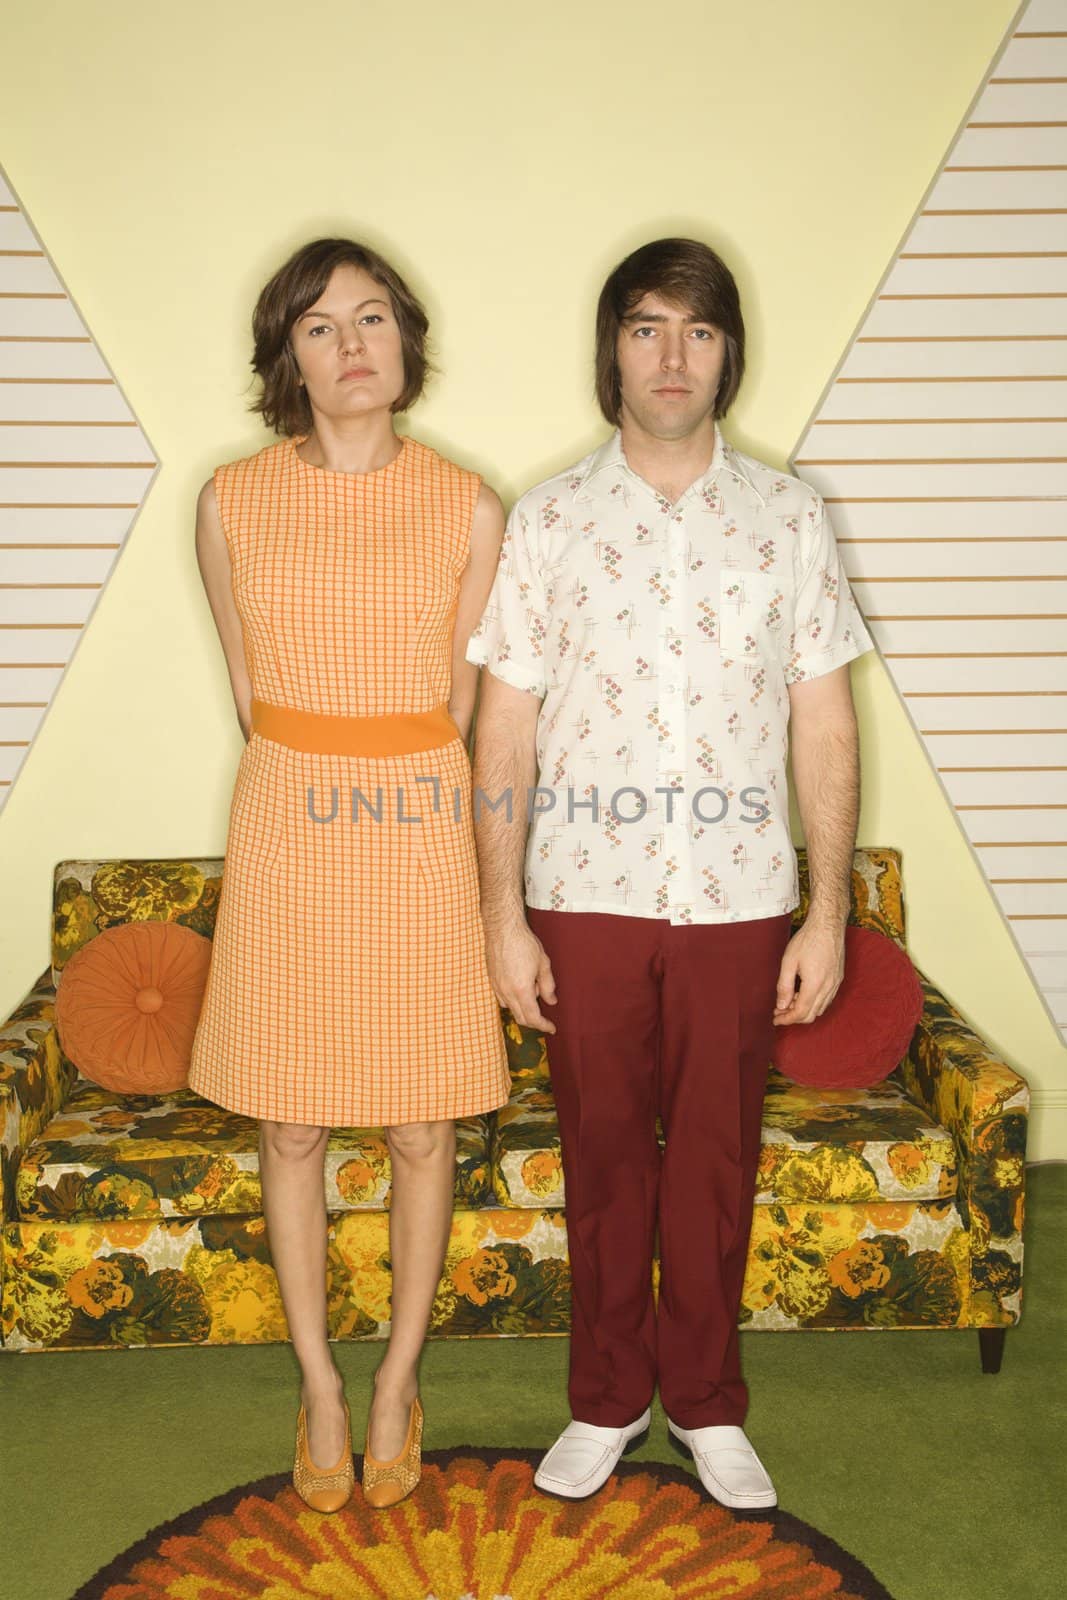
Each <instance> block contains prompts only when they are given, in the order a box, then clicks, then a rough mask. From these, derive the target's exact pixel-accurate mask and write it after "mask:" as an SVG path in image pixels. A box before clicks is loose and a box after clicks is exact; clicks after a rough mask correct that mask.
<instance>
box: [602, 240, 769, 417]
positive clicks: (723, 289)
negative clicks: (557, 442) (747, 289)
mask: <svg viewBox="0 0 1067 1600" xmlns="http://www.w3.org/2000/svg"><path fill="white" fill-rule="evenodd" d="M646 294H658V295H660V296H661V298H662V299H664V300H666V301H668V302H669V303H670V304H671V305H675V306H679V307H681V308H682V309H684V310H686V311H688V313H689V315H690V316H691V317H699V318H700V320H701V321H702V322H710V323H711V324H712V325H713V326H714V327H716V328H721V329H722V331H723V334H724V336H725V339H726V358H725V360H724V362H723V369H722V381H721V382H720V384H719V392H718V394H717V395H716V397H715V406H714V410H713V411H712V415H713V416H714V417H716V418H718V417H724V416H725V415H726V413H727V411H729V409H730V407H731V405H732V404H733V402H734V399H735V397H736V395H737V391H738V389H739V388H740V387H741V379H742V378H743V376H744V372H745V324H744V322H743V320H742V317H741V298H740V296H739V294H738V292H737V284H736V283H735V282H734V277H733V274H732V272H731V271H730V269H729V267H728V266H727V265H726V263H725V261H723V259H722V257H721V256H717V255H716V254H715V251H714V250H712V249H710V248H709V247H708V246H707V245H706V244H701V243H700V242H699V240H697V239H654V240H653V241H652V243H651V244H644V245H642V246H641V248H640V249H639V250H635V251H633V253H632V254H631V255H628V256H627V257H626V259H625V261H620V262H619V265H618V266H617V267H616V268H615V270H614V272H612V273H611V275H610V276H609V278H608V280H607V282H606V283H605V285H604V287H603V289H602V290H601V291H600V299H599V301H598V302H597V309H596V397H597V401H598V403H599V406H600V409H601V411H602V412H603V413H604V416H605V418H606V419H607V421H608V422H610V423H612V424H617V423H618V421H619V418H620V415H621V412H622V386H621V384H620V382H619V363H618V360H617V359H616V354H615V350H616V345H617V343H618V337H619V329H620V328H621V326H622V320H623V318H624V317H626V316H628V315H629V313H630V312H631V311H632V310H633V308H634V306H636V305H637V304H638V303H639V301H640V300H641V299H642V297H643V296H644V295H646Z"/></svg>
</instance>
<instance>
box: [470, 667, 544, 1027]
mask: <svg viewBox="0 0 1067 1600" xmlns="http://www.w3.org/2000/svg"><path fill="white" fill-rule="evenodd" d="M540 709H541V699H540V696H538V695H535V694H531V693H528V692H527V691H526V690H523V689H516V688H514V687H513V686H512V685H511V684H509V683H504V682H503V681H502V680H501V679H500V678H497V677H495V676H494V674H493V673H492V672H490V671H489V670H488V668H486V669H485V671H483V673H482V689H481V702H480V704H479V707H478V724H477V730H476V733H475V742H474V764H473V765H474V798H475V823H474V832H475V839H476V842H477V846H478V873H479V879H480V884H481V902H482V921H483V923H484V925H485V935H486V957H487V962H488V967H489V976H490V979H491V981H492V984H493V988H494V990H495V991H496V996H497V999H498V1000H499V1001H500V1003H501V1005H506V1006H507V1008H508V1010H509V1011H510V1012H511V1014H512V1016H513V1017H514V1018H515V1020H516V1022H519V1023H521V1024H522V1025H523V1027H527V1028H540V1029H541V1031H542V1032H543V1033H555V1031H556V1029H555V1025H554V1024H553V1023H552V1021H551V1020H550V1019H549V1018H548V1017H546V1016H545V1015H544V1013H543V1012H542V1011H541V1009H540V1006H539V1005H538V999H539V998H540V999H543V1000H545V1001H546V1002H547V1003H548V1004H549V1005H554V1004H555V999H556V991H555V984H554V982H553V979H552V969H551V966H550V964H549V960H548V957H547V955H546V954H545V951H544V947H543V946H542V944H541V941H540V940H539V939H538V938H536V937H535V935H534V933H533V932H532V930H531V929H530V927H529V925H528V924H527V921H526V899H525V893H524V884H523V867H524V863H525V859H526V836H527V832H528V821H527V814H526V807H527V795H528V794H529V793H531V792H532V790H533V787H534V784H535V782H536V779H537V751H536V735H537V718H538V714H539V712H540ZM509 800H510V804H509ZM509 813H510V820H509Z"/></svg>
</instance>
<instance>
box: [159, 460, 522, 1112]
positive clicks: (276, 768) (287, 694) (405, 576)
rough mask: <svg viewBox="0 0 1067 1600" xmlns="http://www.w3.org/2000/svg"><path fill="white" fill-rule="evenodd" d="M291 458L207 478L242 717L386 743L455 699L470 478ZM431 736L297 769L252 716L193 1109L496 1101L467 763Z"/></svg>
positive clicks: (505, 1076)
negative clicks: (391, 733)
mask: <svg viewBox="0 0 1067 1600" xmlns="http://www.w3.org/2000/svg"><path fill="white" fill-rule="evenodd" d="M300 442H301V440H299V439H286V440H283V441H282V442H281V443H278V444H274V445H269V446H268V447H267V448H266V449H264V450H260V451H259V452H258V453H257V454H256V455H253V456H249V457H247V458H245V459H243V460H240V461H232V462H230V463H228V464H227V465H226V466H222V467H219V468H218V469H217V470H216V472H215V477H214V482H215V493H216V498H217V501H218V507H219V514H220V517H221V521H222V526H223V530H224V532H225V535H226V542H227V545H228V548H229V553H230V561H231V567H232V574H233V593H234V599H235V601H236V604H237V608H238V611H239V613H240V617H241V625H242V635H243V640H244V649H245V658H246V661H247V664H248V671H249V676H250V678H251V683H252V693H253V697H254V700H255V701H259V702H266V703H267V708H268V709H270V708H271V707H282V708H290V711H289V713H288V716H289V721H290V722H291V723H292V722H298V721H299V714H300V713H312V714H315V716H312V717H310V718H308V717H305V722H307V723H309V724H311V725H314V726H319V727H321V726H324V725H325V724H326V721H327V719H328V718H331V717H332V718H337V719H339V720H338V722H337V723H336V724H333V723H331V724H330V726H331V728H333V727H339V728H342V731H343V728H344V727H345V726H353V725H352V724H343V723H342V722H341V720H340V719H346V718H377V717H384V718H389V719H394V718H395V719H396V721H395V723H394V722H393V721H392V720H390V722H389V723H388V724H384V725H382V724H361V725H360V726H361V727H368V726H370V727H376V728H380V727H384V728H385V729H386V731H387V732H388V730H390V729H392V728H394V727H398V728H403V727H404V726H405V724H404V718H405V717H407V716H410V715H411V714H412V713H420V712H430V711H432V710H433V708H435V707H436V708H442V706H443V703H444V702H447V699H448V696H449V692H450V687H451V670H452V637H453V629H454V623H455V612H456V606H457V601H458V592H459V577H460V574H461V572H462V570H463V568H464V566H465V565H466V562H467V559H468V555H469V550H470V532H471V522H472V518H473V514H474V506H475V502H476V500H477V497H478V489H479V483H480V479H479V478H478V477H477V475H476V474H474V473H471V472H467V471H464V470H463V469H462V468H460V467H457V466H456V465H454V464H453V463H452V462H451V461H448V460H446V459H445V458H444V457H443V456H440V455H438V454H437V452H436V451H434V450H431V449H429V448H428V447H427V446H425V445H422V444H419V443H418V442H417V441H416V440H414V439H410V438H406V439H404V441H403V444H402V448H401V450H400V453H399V455H398V456H396V457H395V458H394V460H393V461H391V462H390V463H389V464H388V465H387V466H385V467H383V468H381V469H379V470H377V471H375V472H369V473H346V472H330V471H328V470H326V469H324V468H322V467H314V466H311V465H309V464H308V463H307V462H305V461H304V460H302V458H301V457H300V456H299V455H297V453H296V448H295V447H296V445H297V444H298V443H300ZM253 709H254V711H255V706H254V708H253ZM285 715H286V714H285V713H278V716H280V717H282V718H283V720H284V716H285ZM316 717H317V721H316ZM437 719H438V725H439V726H440V725H441V724H442V722H443V725H444V726H445V728H446V729H447V727H448V726H449V725H450V726H451V727H452V729H453V730H454V737H452V738H451V739H449V736H448V734H447V731H446V732H445V734H444V735H443V739H444V740H445V741H447V742H442V736H441V735H440V734H438V736H437V748H433V749H419V750H417V752H416V753H400V754H385V755H380V754H375V755H366V754H355V755H353V754H333V753H327V754H324V753H321V751H320V750H319V749H317V748H316V749H313V750H308V749H300V748H291V747H290V746H288V745H287V744H285V743H281V742H278V740H277V739H276V738H274V737H264V736H263V734H262V733H260V732H257V731H256V720H255V716H254V717H253V731H252V734H251V736H250V738H249V740H248V742H247V744H246V745H245V749H244V751H243V753H242V755H241V760H240V764H239V766H238V769H237V778H236V783H235V786H234V792H233V799H232V802H231V807H230V818H229V830H228V834H227V841H226V860H225V867H224V870H223V876H222V886H221V890H220V897H219V904H218V910H217V917H216V924H215V935H214V944H213V948H212V958H211V966H210V971H209V975H208V981H207V986H206V988H205V991H204V1001H203V1006H202V1009H201V1013H200V1018H199V1021H198V1023H197V1029H196V1035H195V1038H194V1041H193V1050H192V1061H191V1065H190V1071H189V1087H190V1088H191V1089H194V1090H195V1091H196V1092H197V1093H199V1094H201V1095H203V1096H204V1097H205V1098H206V1099H208V1100H211V1101H214V1102H215V1103H216V1104H217V1105H220V1106H224V1107H226V1108H228V1109H229V1110H232V1111H239V1112H243V1113H244V1114H245V1115H246V1116H250V1117H257V1118H266V1119H269V1120H271V1121H277V1122H297V1123H308V1124H318V1125H319V1126H322V1127H335V1126H345V1125H348V1126H357V1127H381V1126H386V1125H389V1124H395V1123H404V1122H420V1121H429V1120H435V1119H438V1118H452V1117H465V1116H472V1115H474V1114H476V1113H478V1112H483V1111H489V1110H492V1109H494V1108H495V1107H497V1106H500V1105H503V1104H504V1102H505V1101H506V1100H507V1098H508V1095H509V1092H510V1087H511V1084H510V1076H509V1072H508V1066H507V1055H506V1051H505V1046H504V1035H503V1029H502V1023H501V1016H500V1008H499V1006H498V1004H497V1001H496V997H495V995H494V993H493V990H492V986H491V985H490V982H489V976H488V972H487V969H486V961H485V941H484V933H483V929H482V922H481V916H480V912H479V890H478V873H477V858H476V855H475V848H474V830H473V823H472V817H471V801H472V781H471V766H470V760H469V757H468V755H467V751H466V747H465V745H464V744H463V741H462V740H461V738H460V736H459V733H458V730H455V724H454V723H451V724H449V722H448V721H445V720H444V712H443V710H441V709H439V710H438V712H437ZM266 726H271V724H269V723H268V724H266ZM407 726H410V724H408V725H407ZM393 747H394V745H393V743H387V744H386V748H387V749H391V748H393ZM413 818H415V819H421V820H411V819H413Z"/></svg>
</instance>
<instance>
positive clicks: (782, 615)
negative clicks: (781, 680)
mask: <svg viewBox="0 0 1067 1600" xmlns="http://www.w3.org/2000/svg"><path fill="white" fill-rule="evenodd" d="M790 616H791V606H790V601H789V593H788V586H787V583H786V580H785V578H784V577H783V576H782V574H781V573H775V572H749V571H739V570H738V569H736V568H734V569H732V570H730V571H728V572H723V573H722V574H721V576H720V578H719V649H720V651H721V653H722V655H723V656H724V657H725V658H727V659H728V660H731V661H736V660H742V661H756V660H766V659H768V658H772V659H773V658H774V657H775V656H778V655H779V654H780V652H781V649H782V641H783V639H785V640H786V641H787V640H788V629H789V628H790V627H791V623H790Z"/></svg>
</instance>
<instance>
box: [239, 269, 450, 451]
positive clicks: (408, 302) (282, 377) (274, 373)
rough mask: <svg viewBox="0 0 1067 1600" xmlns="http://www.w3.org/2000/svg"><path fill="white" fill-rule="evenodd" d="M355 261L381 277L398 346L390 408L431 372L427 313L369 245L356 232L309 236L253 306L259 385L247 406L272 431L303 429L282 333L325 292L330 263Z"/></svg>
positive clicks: (397, 407) (300, 398)
mask: <svg viewBox="0 0 1067 1600" xmlns="http://www.w3.org/2000/svg"><path fill="white" fill-rule="evenodd" d="M342 266H353V267H360V268H362V270H363V271H364V272H368V273H369V274H370V276H371V277H372V278H373V279H374V281H375V283H378V284H381V286H382V288H383V289H385V291H386V292H387V294H388V295H389V299H390V301H391V302H392V307H393V314H394V316H395V317H396V320H397V325H398V327H399V329H400V342H401V345H402V348H403V351H404V387H403V389H402V391H401V393H400V394H399V395H398V396H397V398H396V399H395V400H394V401H393V404H392V405H391V406H390V407H389V409H390V411H407V410H408V408H409V407H410V406H413V405H414V404H415V401H416V400H417V399H418V398H419V396H420V394H421V393H422V391H423V387H424V386H425V383H426V377H427V374H428V372H430V371H431V367H430V361H429V357H428V355H427V352H426V335H427V332H428V331H429V326H430V324H429V319H428V318H427V316H426V312H425V311H424V309H423V307H422V304H421V303H420V301H419V300H418V299H417V298H416V296H415V295H414V294H412V292H411V290H410V289H409V288H408V286H407V284H406V283H405V282H404V280H403V278H402V277H401V276H400V274H399V272H397V271H396V269H395V268H394V267H391V266H390V265H389V263H388V261H386V260H385V258H384V256H380V255H379V254H378V252H377V251H376V250H372V249H371V248H370V246H369V245H365V244H359V243H357V241H356V240H355V239H313V240H312V241H311V243H310V244H305V245H301V247H300V249H299V250H296V251H294V252H293V254H292V255H291V256H290V257H289V259H288V261H287V262H286V263H285V265H284V266H282V267H279V268H278V271H277V272H276V273H275V274H274V276H273V277H272V278H271V279H270V281H269V283H267V284H265V285H264V287H263V289H262V290H261V292H260V296H259V299H258V300H257V301H256V309H255V311H254V312H253V313H252V337H253V340H254V351H253V355H252V370H253V372H254V373H255V374H256V376H257V378H259V380H260V382H261V383H262V385H263V392H262V393H261V394H260V395H259V396H258V398H257V399H256V400H254V401H253V402H252V405H251V406H250V407H249V409H250V410H252V411H258V412H260V413H261V415H262V417H263V420H264V422H266V424H267V426H268V427H269V428H273V429H274V431H275V433H282V434H288V435H293V434H298V433H305V434H306V433H310V431H311V426H312V416H311V405H310V402H309V400H308V397H307V390H306V389H305V388H304V386H303V384H302V383H301V382H300V368H299V367H298V366H297V361H296V356H295V355H294V354H293V347H292V345H291V344H290V342H289V335H290V332H291V330H292V326H293V323H294V322H295V321H296V319H297V318H298V317H300V316H302V315H303V313H304V312H305V311H307V310H308V309H309V308H310V307H311V306H313V305H314V304H315V301H316V300H317V299H318V298H319V296H320V295H321V294H322V293H323V292H324V291H325V288H326V285H327V284H328V283H329V281H330V274H331V273H332V272H333V270H334V268H335V267H342Z"/></svg>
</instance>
